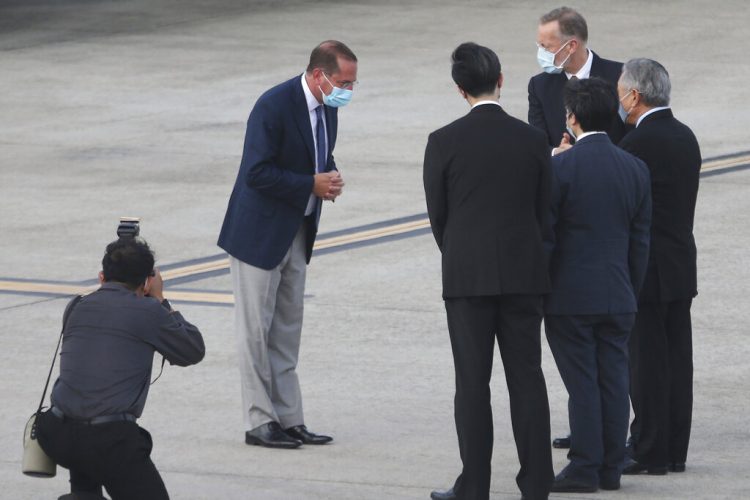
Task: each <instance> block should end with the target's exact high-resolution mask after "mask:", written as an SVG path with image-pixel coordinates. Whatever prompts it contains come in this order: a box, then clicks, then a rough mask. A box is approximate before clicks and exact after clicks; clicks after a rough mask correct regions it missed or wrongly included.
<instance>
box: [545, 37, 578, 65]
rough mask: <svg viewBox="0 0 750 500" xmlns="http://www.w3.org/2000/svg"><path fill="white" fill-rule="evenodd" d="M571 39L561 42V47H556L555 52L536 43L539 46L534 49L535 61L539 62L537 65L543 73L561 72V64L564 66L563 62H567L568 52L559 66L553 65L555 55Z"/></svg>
mask: <svg viewBox="0 0 750 500" xmlns="http://www.w3.org/2000/svg"><path fill="white" fill-rule="evenodd" d="M572 40H573V39H572V38H571V39H570V40H568V41H567V42H565V43H564V44H562V47H560V48H559V49H557V52H550V51H549V50H547V49H545V48H544V47H542V46H541V45H539V44H537V47H539V48H538V49H537V51H536V61H537V62H538V63H539V66H541V68H542V71H544V72H545V73H549V74H556V73H561V72H562V70H563V66H565V63H566V62H568V59H570V54H568V57H566V58H565V60H564V61H563V62H561V63H560V65H559V66H557V65H555V57H556V56H557V54H558V53H559V52H560V51H561V50H562V49H564V48H565V46H566V45H568V44H569V43H570V42H571V41H572Z"/></svg>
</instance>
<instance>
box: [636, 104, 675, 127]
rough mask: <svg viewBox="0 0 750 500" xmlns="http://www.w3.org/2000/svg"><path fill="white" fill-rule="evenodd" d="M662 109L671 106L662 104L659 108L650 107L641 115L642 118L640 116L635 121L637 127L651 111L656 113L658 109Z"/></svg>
mask: <svg viewBox="0 0 750 500" xmlns="http://www.w3.org/2000/svg"><path fill="white" fill-rule="evenodd" d="M662 109H669V106H660V107H658V108H653V109H649V110H648V111H646V112H645V113H643V114H642V115H641V116H640V118H638V121H637V122H635V128H638V125H640V124H641V122H642V121H643V119H644V118H646V117H647V116H648V115H650V114H651V113H656V112H657V111H661V110H662Z"/></svg>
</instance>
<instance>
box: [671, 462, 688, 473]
mask: <svg viewBox="0 0 750 500" xmlns="http://www.w3.org/2000/svg"><path fill="white" fill-rule="evenodd" d="M669 472H685V464H684V463H677V462H672V463H671V464H669Z"/></svg>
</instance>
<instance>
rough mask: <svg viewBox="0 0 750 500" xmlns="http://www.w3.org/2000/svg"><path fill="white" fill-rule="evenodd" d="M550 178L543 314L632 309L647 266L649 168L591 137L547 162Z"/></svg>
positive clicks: (606, 141) (600, 136) (607, 142)
mask: <svg viewBox="0 0 750 500" xmlns="http://www.w3.org/2000/svg"><path fill="white" fill-rule="evenodd" d="M552 179H553V182H552V205H551V210H550V216H551V221H550V222H551V224H552V227H553V230H552V231H551V232H547V233H546V234H547V235H548V239H547V241H546V242H545V246H546V250H547V252H548V255H549V256H550V265H549V269H550V277H551V280H552V292H551V293H550V294H549V295H548V296H547V298H546V299H545V312H546V313H547V314H565V315H585V314H625V313H633V312H636V311H637V302H636V297H637V295H638V291H639V290H640V288H641V286H642V284H643V279H644V276H645V273H646V266H647V264H648V249H649V230H650V225H651V182H650V178H649V171H648V167H646V164H645V163H643V162H642V161H641V160H639V159H638V158H636V157H635V156H633V155H631V154H630V153H627V152H625V151H623V150H622V149H620V148H618V147H617V146H615V145H614V144H612V142H611V141H610V140H609V138H608V137H607V135H605V134H596V135H591V136H587V137H584V138H583V139H581V140H580V141H578V142H577V143H576V144H575V145H574V146H573V147H572V148H571V149H569V150H568V151H565V152H564V153H561V154H559V155H557V156H554V157H552ZM550 236H551V238H550Z"/></svg>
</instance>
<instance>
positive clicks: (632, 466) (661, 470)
mask: <svg viewBox="0 0 750 500" xmlns="http://www.w3.org/2000/svg"><path fill="white" fill-rule="evenodd" d="M644 472H645V473H646V474H650V475H652V476H663V475H664V474H666V473H667V466H666V465H646V464H642V463H640V462H636V461H635V460H633V459H629V460H626V461H625V468H624V469H623V470H622V473H623V474H627V475H634V474H643V473H644Z"/></svg>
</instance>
